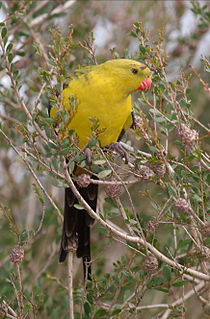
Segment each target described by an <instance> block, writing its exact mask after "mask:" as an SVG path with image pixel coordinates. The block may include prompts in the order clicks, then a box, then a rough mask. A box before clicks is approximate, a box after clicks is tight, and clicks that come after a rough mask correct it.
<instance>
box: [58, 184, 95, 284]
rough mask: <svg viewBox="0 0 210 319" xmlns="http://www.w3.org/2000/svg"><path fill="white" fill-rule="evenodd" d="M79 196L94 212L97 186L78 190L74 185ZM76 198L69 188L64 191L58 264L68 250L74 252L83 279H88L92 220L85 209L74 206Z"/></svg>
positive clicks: (92, 185) (62, 260)
mask: <svg viewBox="0 0 210 319" xmlns="http://www.w3.org/2000/svg"><path fill="white" fill-rule="evenodd" d="M75 186H76V187H77V189H78V190H79V192H80V194H81V196H82V197H83V198H84V200H85V201H86V202H87V203H88V204H89V205H90V207H91V208H92V209H93V210H94V211H95V210H96V204H97V195H98V186H97V185H94V184H90V185H89V186H88V187H86V188H80V187H78V186H77V184H76V183H75ZM77 203H78V200H77V198H76V197H75V195H74V193H73V192H72V190H71V189H70V188H66V189H65V205H64V224H63V234H62V240H61V247H60V253H59V262H64V261H65V259H66V256H67V254H68V252H69V250H70V249H72V248H73V249H75V250H76V255H77V257H78V258H80V257H82V258H83V269H84V278H85V279H90V275H91V267H90V262H91V253H90V226H91V225H92V224H93V222H94V219H93V218H92V217H91V216H90V215H89V214H88V213H87V212H86V210H85V209H82V210H80V209H77V208H76V207H75V206H74V205H75V204H77Z"/></svg>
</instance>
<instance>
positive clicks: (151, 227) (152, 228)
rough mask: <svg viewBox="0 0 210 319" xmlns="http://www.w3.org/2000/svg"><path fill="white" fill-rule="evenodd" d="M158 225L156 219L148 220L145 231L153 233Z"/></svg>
mask: <svg viewBox="0 0 210 319" xmlns="http://www.w3.org/2000/svg"><path fill="white" fill-rule="evenodd" d="M158 226H159V222H158V221H153V220H149V221H148V223H147V231H148V233H154V231H155V230H156V228H157V227H158Z"/></svg>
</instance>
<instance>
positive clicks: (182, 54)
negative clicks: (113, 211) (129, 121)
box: [0, 0, 210, 319]
mask: <svg viewBox="0 0 210 319" xmlns="http://www.w3.org/2000/svg"><path fill="white" fill-rule="evenodd" d="M24 3H25V9H24V10H25V11H24V10H23V11H22V13H21V11H19V10H20V1H3V3H2V7H1V9H0V21H4V20H5V18H6V15H7V14H8V13H9V14H10V15H12V14H13V15H14V17H13V18H12V20H11V21H12V22H11V23H10V24H8V30H9V31H11V35H10V37H11V40H12V41H13V42H14V46H13V47H14V48H15V50H16V51H17V52H18V54H17V55H16V56H15V60H14V61H15V62H16V68H17V69H18V70H19V72H20V74H21V85H22V86H21V94H22V96H23V98H24V100H25V103H26V104H27V105H33V101H34V100H35V98H36V94H37V92H39V90H40V87H41V83H40V76H39V72H37V70H38V69H39V67H40V66H41V65H42V61H41V59H40V56H39V55H38V54H37V53H36V50H35V48H34V46H33V41H34V40H35V39H36V40H37V41H39V43H41V44H42V45H43V46H44V51H45V50H46V52H47V53H48V52H49V50H50V45H51V43H52V38H51V36H50V32H49V30H50V29H51V28H53V27H55V26H56V27H58V28H59V29H60V30H61V33H62V35H67V33H68V31H69V27H70V25H73V26H74V33H73V41H74V43H78V42H79V41H80V42H81V43H84V42H85V41H86V40H88V37H89V34H90V32H93V36H94V38H95V42H94V45H95V48H96V57H97V61H98V63H101V62H103V61H105V60H107V59H111V58H112V57H113V55H115V56H117V57H129V58H133V59H135V57H136V56H137V55H136V52H137V51H139V41H138V40H137V39H136V38H134V37H132V36H131V33H132V30H133V24H134V23H136V22H142V23H143V27H144V30H145V31H148V32H149V33H150V39H151V40H153V41H155V40H158V34H159V32H163V39H164V51H165V53H166V55H167V56H168V59H167V61H168V64H167V68H166V70H167V75H168V77H169V79H170V81H171V82H173V81H176V80H177V79H178V78H179V77H180V69H182V70H183V71H184V72H185V73H186V74H188V75H189V74H190V73H191V74H192V70H191V69H190V68H189V64H191V65H193V66H194V68H195V69H196V70H197V72H198V73H200V75H201V77H202V78H203V80H204V81H206V82H207V80H208V78H207V76H208V73H207V72H205V71H206V70H205V69H204V65H203V64H201V58H202V56H205V55H209V52H210V30H209V22H208V16H205V14H202V12H204V11H205V12H206V11H208V10H209V1H182V0H174V1H152V0H151V1H132V0H130V1H126V0H124V1H120V0H119V1H118V0H117V1H61V0H60V1H31V4H30V5H27V2H23V7H24ZM65 5H66V9H65V10H63V11H62V10H61V11H60V12H58V13H55V14H54V15H53V16H52V17H51V18H49V16H48V15H49V13H50V12H53V10H56V9H57V8H60V7H61V8H62V6H65ZM205 5H206V6H207V9H206V8H205V9H203V6H205ZM202 10H203V11H202ZM15 14H17V16H15ZM40 17H41V18H40ZM205 17H206V19H205ZM138 54H139V53H138ZM88 62H89V58H88V56H87V52H86V51H85V50H84V49H82V48H81V47H80V46H77V48H76V49H75V50H73V52H72V53H71V55H70V57H69V67H70V68H71V67H73V68H74V67H76V66H77V65H78V64H81V65H83V64H87V63H88ZM192 77H193V78H192V80H191V83H190V88H191V93H190V99H191V100H192V109H193V112H194V115H195V117H196V118H197V119H198V120H199V121H201V122H202V123H204V124H205V125H206V124H207V121H208V116H209V98H208V95H207V93H205V92H204V91H203V90H201V84H200V82H199V81H198V79H197V78H196V77H195V76H194V75H193V76H192ZM10 86H11V83H10V80H9V78H8V76H7V74H6V72H5V67H4V66H3V65H2V67H1V68H0V89H1V92H3V95H4V97H2V98H0V122H1V121H3V122H4V123H6V125H8V128H9V126H10V124H11V123H10V122H7V120H8V118H7V117H10V116H11V117H15V111H14V110H15V107H14V108H12V107H11V103H12V102H11V101H12V98H11V94H12V93H11V90H10ZM6 95H7V97H8V100H7V99H5V96H6ZM9 100H10V101H9ZM14 103H16V102H15V101H14ZM43 105H44V104H43ZM7 123H9V124H7ZM134 142H135V141H134ZM17 143H18V140H17ZM136 143H137V142H136ZM174 152H175V153H176V150H174ZM40 179H41V181H42V182H43V184H44V185H45V187H46V189H47V190H48V192H49V193H50V194H52V196H53V198H54V199H55V201H56V203H57V205H58V206H59V207H60V208H61V209H62V207H63V196H64V194H63V190H62V189H59V188H58V187H56V186H54V185H53V181H52V180H51V179H50V177H49V176H48V177H46V176H40ZM33 184H34V181H33V179H32V177H31V175H30V174H29V172H28V171H27V170H26V168H25V166H24V164H23V163H22V161H21V160H20V159H19V158H18V157H17V156H16V154H15V153H14V152H13V151H12V150H11V148H9V147H8V145H6V144H5V143H4V142H3V140H1V138H0V203H1V205H2V206H3V207H5V206H6V207H7V209H8V212H9V214H10V215H11V218H12V220H13V221H14V224H15V225H16V227H17V229H18V230H19V232H20V233H22V237H23V238H24V236H26V237H27V234H28V232H30V231H31V230H34V229H36V228H37V225H38V224H39V221H40V216H41V210H42V207H41V205H40V202H39V200H38V199H37V196H36V192H35V191H34V185H33ZM130 191H131V195H132V197H133V198H134V202H135V205H136V206H137V207H138V209H139V211H141V212H144V211H147V214H148V215H152V214H153V213H154V212H153V209H152V208H148V203H147V201H146V200H144V201H140V200H139V199H138V197H136V195H135V194H136V191H137V190H136V189H135V187H133V188H131V189H130ZM157 196H158V195H157ZM103 204H104V199H103V190H101V199H100V200H99V207H100V208H102V206H103ZM107 205H108V204H107ZM105 209H106V206H105ZM107 209H108V206H107ZM61 229H62V226H61V224H60V223H59V221H58V219H57V215H56V214H55V212H54V211H53V209H52V207H51V206H50V205H47V207H46V215H45V220H44V222H43V226H42V230H41V232H40V233H39V234H38V236H37V237H36V239H34V243H32V246H31V247H30V248H29V249H28V250H26V257H25V261H24V262H25V267H26V269H27V271H25V273H24V276H25V278H26V279H27V278H28V280H29V286H30V285H31V287H32V286H33V285H35V282H38V281H37V280H40V278H42V283H40V285H41V284H43V286H44V289H45V290H46V291H48V289H49V290H50V291H52V289H55V290H56V286H55V287H54V288H52V287H50V285H51V284H50V283H49V282H50V280H49V279H51V280H52V281H53V280H54V279H55V278H62V279H63V280H64V281H65V276H66V275H65V269H64V267H63V265H58V262H57V255H58V250H59V239H60V236H61ZM0 232H1V245H0V256H1V257H0V267H1V268H0V286H1V287H4V288H3V293H4V294H5V295H7V294H9V288H8V285H5V278H7V276H9V271H10V267H11V266H10V265H9V257H8V254H9V251H10V250H11V248H13V246H15V245H16V236H15V235H14V232H13V231H12V230H11V225H9V223H8V220H7V219H6V218H5V216H4V215H3V214H2V213H1V214H0ZM92 242H93V256H94V258H95V259H96V261H95V263H96V264H97V273H96V274H97V275H98V276H99V277H100V275H101V274H102V273H106V272H111V271H113V262H115V261H116V260H117V259H118V258H120V257H121V256H122V255H123V254H124V251H125V248H124V247H123V248H122V246H121V245H120V244H118V243H114V244H113V243H112V244H111V243H110V242H109V239H106V238H104V235H103V233H102V232H100V231H99V230H98V225H95V226H94V229H93V234H92ZM96 243H97V246H96ZM75 265H76V266H75V277H76V279H75V280H76V281H79V282H80V283H81V271H82V269H81V265H80V260H76V259H75ZM43 274H45V275H46V274H48V276H49V277H48V281H47V280H46V279H44V277H42V275H43ZM154 298H156V299H154V300H153V301H154V302H159V301H160V300H161V298H162V296H159V295H158V294H157V295H156V296H155V297H154ZM144 301H145V303H146V301H147V300H146V299H145V300H144ZM191 302H192V300H191ZM194 302H195V303H196V302H197V301H196V297H194V300H193V306H192V309H191V310H190V312H189V314H188V317H186V318H191V319H198V318H201V317H199V314H200V313H201V306H200V304H198V307H197V308H196V307H195V304H194ZM40 318H41V317H40ZM52 318H53V316H52ZM145 318H146V317H145ZM148 318H149V317H148Z"/></svg>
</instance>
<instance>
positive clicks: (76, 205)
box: [74, 204, 84, 210]
mask: <svg viewBox="0 0 210 319" xmlns="http://www.w3.org/2000/svg"><path fill="white" fill-rule="evenodd" d="M74 207H75V208H76V209H79V210H83V209H84V207H83V206H82V204H74Z"/></svg>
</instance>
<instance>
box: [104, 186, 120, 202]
mask: <svg viewBox="0 0 210 319" xmlns="http://www.w3.org/2000/svg"><path fill="white" fill-rule="evenodd" d="M104 190H105V193H106V195H107V196H108V197H110V198H112V199H117V198H119V197H120V195H121V193H122V191H121V187H120V185H119V184H111V185H105V186H104Z"/></svg>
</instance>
